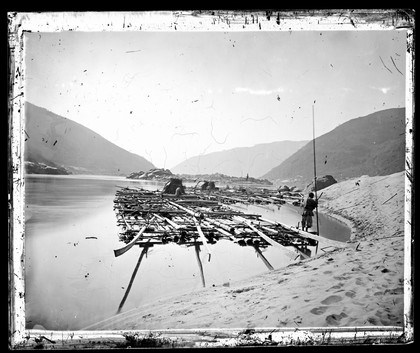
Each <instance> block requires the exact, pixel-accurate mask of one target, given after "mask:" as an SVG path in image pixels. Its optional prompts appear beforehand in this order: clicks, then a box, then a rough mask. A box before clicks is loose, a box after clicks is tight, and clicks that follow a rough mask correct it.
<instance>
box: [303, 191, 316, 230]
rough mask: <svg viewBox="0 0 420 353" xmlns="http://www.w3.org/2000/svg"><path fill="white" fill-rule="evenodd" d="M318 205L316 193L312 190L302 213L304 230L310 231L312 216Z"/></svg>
mask: <svg viewBox="0 0 420 353" xmlns="http://www.w3.org/2000/svg"><path fill="white" fill-rule="evenodd" d="M317 205H318V201H317V200H314V193H313V192H310V193H309V197H308V199H307V200H306V204H305V206H304V208H303V213H302V230H305V231H306V232H307V231H308V228H312V217H313V215H314V212H313V211H314V209H315V208H316V206H317ZM305 228H306V229H305Z"/></svg>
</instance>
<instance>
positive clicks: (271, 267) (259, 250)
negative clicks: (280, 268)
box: [254, 245, 274, 271]
mask: <svg viewBox="0 0 420 353" xmlns="http://www.w3.org/2000/svg"><path fill="white" fill-rule="evenodd" d="M254 249H255V251H256V252H257V254H258V256H259V257H260V258H261V260H262V261H263V262H264V265H266V266H267V268H268V269H269V270H270V271H273V270H274V267H273V266H271V264H270V263H269V262H268V260H267V258H266V257H265V256H264V255H263V253H262V252H261V249H260V248H259V247H258V246H257V245H254Z"/></svg>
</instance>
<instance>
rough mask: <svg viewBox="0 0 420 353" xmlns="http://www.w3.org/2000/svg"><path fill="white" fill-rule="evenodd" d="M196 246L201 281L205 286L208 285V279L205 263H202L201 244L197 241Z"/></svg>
mask: <svg viewBox="0 0 420 353" xmlns="http://www.w3.org/2000/svg"><path fill="white" fill-rule="evenodd" d="M194 247H195V254H196V255H197V262H198V268H199V269H200V274H201V282H202V283H203V287H205V286H206V281H205V279H204V271H203V264H202V263H201V259H200V245H198V244H197V243H195V244H194Z"/></svg>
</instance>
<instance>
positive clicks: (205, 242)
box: [193, 216, 211, 261]
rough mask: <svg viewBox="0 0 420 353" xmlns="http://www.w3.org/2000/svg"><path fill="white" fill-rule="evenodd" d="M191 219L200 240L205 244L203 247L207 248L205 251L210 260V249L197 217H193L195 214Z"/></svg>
mask: <svg viewBox="0 0 420 353" xmlns="http://www.w3.org/2000/svg"><path fill="white" fill-rule="evenodd" d="M193 219H194V224H195V227H196V228H197V231H198V234H199V235H200V238H201V241H202V242H203V245H204V246H205V248H206V250H207V253H208V254H209V261H210V258H211V251H210V248H209V245H208V244H207V240H206V237H205V235H204V233H203V231H202V229H201V227H200V225H199V224H198V221H197V218H195V216H193Z"/></svg>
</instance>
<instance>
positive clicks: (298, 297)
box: [86, 172, 404, 330]
mask: <svg viewBox="0 0 420 353" xmlns="http://www.w3.org/2000/svg"><path fill="white" fill-rule="evenodd" d="M357 181H359V185H358V186H357V185H356V182H357ZM322 191H323V195H322V198H321V200H320V210H321V211H322V212H324V213H327V214H331V215H335V216H337V217H338V218H339V219H341V220H343V221H345V222H346V223H347V224H348V225H349V226H351V228H352V243H350V244H349V247H348V248H344V249H337V250H333V251H331V252H327V253H324V254H319V255H318V256H317V257H314V258H311V259H308V260H304V261H301V262H300V263H297V264H292V265H289V266H287V267H285V268H281V269H276V270H274V271H271V272H267V273H265V274H264V275H260V276H256V277H252V278H249V279H246V280H242V281H238V282H234V283H230V286H229V287H225V286H216V287H211V288H204V289H202V290H198V291H195V292H193V293H190V294H185V295H180V296H176V297H173V298H171V299H170V300H168V299H165V300H158V301H156V302H154V303H153V304H152V305H151V304H148V305H145V306H141V307H139V308H136V309H133V310H130V311H128V312H125V313H122V314H119V315H117V316H114V317H112V318H110V319H108V320H104V321H102V322H101V323H97V324H95V325H91V326H89V327H87V328H86V329H89V330H91V329H93V330H119V329H124V330H140V329H146V330H147V329H174V328H254V327H314V326H316V327H328V326H334V327H337V326H372V325H380V326H388V325H395V326H402V325H403V299H404V298H403V275H404V172H401V173H396V174H392V175H389V176H379V177H367V176H366V177H361V178H356V179H352V180H348V181H344V182H340V183H338V184H335V185H332V186H330V187H328V188H326V189H324V190H322ZM388 199H389V200H388ZM387 200H388V201H387ZM384 202H385V204H384Z"/></svg>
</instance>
